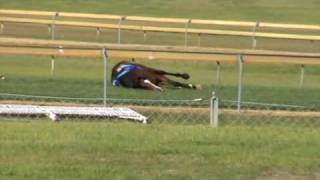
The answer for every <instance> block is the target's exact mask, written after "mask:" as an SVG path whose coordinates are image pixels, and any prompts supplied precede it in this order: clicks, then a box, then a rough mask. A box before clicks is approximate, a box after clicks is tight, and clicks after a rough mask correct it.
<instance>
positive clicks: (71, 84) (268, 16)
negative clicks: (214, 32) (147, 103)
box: [0, 0, 320, 180]
mask: <svg viewBox="0 0 320 180" xmlns="http://www.w3.org/2000/svg"><path fill="white" fill-rule="evenodd" d="M0 5H1V8H3V9H28V10H48V11H70V12H86V13H106V14H123V15H143V16H158V17H182V18H204V19H224V20H242V21H246V20H248V21H270V22H281V23H303V24H319V23H320V20H319V18H318V17H319V16H320V14H319V13H320V11H318V9H319V8H320V4H319V3H318V0H308V1H300V0H268V1H267V0H241V1H233V0H199V1H194V0H175V1H173V0H151V1H145V0H135V1H130V0H121V1H116V0H108V1H103V0H90V1H85V0H81V1H80V0H55V1H46V0H28V1H23V0H11V1H7V0H0ZM21 29H23V31H21ZM57 31H58V33H57V38H58V39H70V40H82V41H99V42H116V38H115V37H116V36H115V35H116V32H111V31H102V33H101V36H100V37H99V38H97V37H95V32H94V30H89V29H80V30H79V29H78V30H77V31H75V30H74V29H65V28H63V27H57ZM75 32H76V33H75ZM303 33H305V32H303ZM314 33H315V34H318V32H314ZM1 36H11V37H33V38H42V39H48V38H49V35H48V34H47V26H43V27H39V26H25V25H23V26H21V25H17V24H11V25H10V24H9V25H8V24H6V26H5V30H4V34H2V35H1ZM123 36H124V38H123V41H124V43H150V44H168V45H181V44H183V42H184V41H183V37H182V36H177V35H174V36H170V37H169V38H164V35H163V34H150V35H149V34H148V40H147V42H143V41H142V40H143V35H142V34H137V33H128V32H124V34H123ZM189 38H190V42H189V43H190V45H196V44H197V38H196V37H189ZM234 42H237V43H234ZM201 43H202V44H203V45H206V46H213V47H232V48H244V47H245V48H248V47H250V45H251V39H241V38H239V39H226V38H225V37H204V38H203V39H202V41H201ZM319 47H320V46H318V44H317V43H313V44H312V43H311V44H310V42H299V43H297V42H292V41H288V42H278V41H272V42H270V41H268V40H261V41H260V40H259V41H258V48H259V49H276V50H292V51H304V52H319V50H320V49H319ZM115 62H116V61H113V60H111V62H110V64H109V68H110V67H111V66H112V65H113V64H115ZM138 62H140V63H143V64H146V65H150V66H153V67H158V68H162V69H166V70H168V71H185V72H189V73H190V74H191V76H192V79H191V82H194V83H199V84H202V85H203V90H201V91H189V90H176V89H168V90H167V91H166V92H165V93H154V92H147V91H138V90H129V89H121V88H114V87H111V86H110V83H109V84H108V97H113V98H136V99H142V98H143V99H144V98H151V99H194V98H199V97H205V98H206V97H209V96H210V95H211V92H212V91H216V93H217V95H218V96H219V97H220V98H221V99H222V100H226V99H231V100H234V99H236V96H237V81H238V78H237V74H238V70H237V67H236V66H235V65H224V64H223V65H222V69H221V84H219V85H218V84H217V83H216V80H215V73H216V71H215V70H216V66H215V64H210V63H205V62H202V63H199V62H191V61H190V62H184V63H181V62H177V61H172V62H169V61H152V62H150V61H143V60H138ZM50 63H51V62H50V59H49V58H47V57H31V56H30V57H23V56H19V57H15V56H1V57H0V73H1V74H4V75H5V76H6V78H7V79H6V80H4V81H0V93H18V94H30V95H44V96H64V97H75V98H84V97H88V98H99V97H102V94H103V91H102V79H103V71H102V66H103V65H102V61H100V60H92V59H81V60H80V59H75V58H69V59H57V60H56V69H55V74H54V75H53V76H52V75H51V72H50ZM109 72H110V71H109ZM299 73H300V69H299V66H295V65H263V66H261V65H245V77H244V84H245V86H244V89H243V90H244V94H243V100H245V101H254V102H266V103H280V104H297V105H306V106H312V107H313V106H315V107H319V105H320V102H319V100H318V99H319V98H320V97H319V93H318V90H319V84H320V81H319V78H318V77H319V74H320V70H319V68H318V67H315V66H307V67H306V74H305V82H304V86H303V88H302V89H299V88H298V84H299V76H300V75H299ZM0 98H1V99H8V97H6V96H1V97H0ZM10 99H12V97H11V98H10ZM18 99H20V98H18ZM95 103H100V102H95ZM167 105H168V104H167ZM169 106H170V105H169ZM173 114H174V115H173ZM207 115H208V114H207V113H206V114H203V113H200V112H198V111H196V110H195V111H192V112H188V114H183V116H179V114H178V115H175V112H171V113H170V115H168V116H166V118H164V116H163V114H154V115H153V116H155V119H156V120H157V121H154V122H152V124H151V125H147V126H141V125H140V124H132V123H126V122H123V123H116V122H113V123H107V122H104V121H93V122H88V121H76V122H61V123H52V122H47V121H45V120H43V119H42V118H38V119H36V120H34V119H29V118H23V119H24V122H21V121H20V120H21V118H18V119H12V118H6V117H1V118H0V121H1V122H0V179H8V180H18V179H26V180H31V179H32V180H33V179H68V180H69V179H71V180H72V179H80V180H81V179H119V180H120V179H128V180H129V179H130V180H131V179H217V180H243V179H260V177H267V178H269V177H270V174H271V176H272V174H277V173H280V174H281V173H282V172H288V174H291V175H305V176H306V178H305V179H312V177H313V176H314V175H313V174H315V173H317V172H319V167H320V164H319V162H320V159H319V157H320V154H319V151H318V149H319V148H320V144H319V141H318V140H319V137H320V134H319V131H318V129H316V128H314V127H317V126H319V125H318V118H311V119H310V124H309V125H311V126H312V127H313V128H304V127H301V126H303V125H305V124H301V126H300V123H301V122H302V120H304V121H305V119H301V118H296V119H291V118H289V119H278V121H276V122H275V123H269V122H270V121H268V120H270V118H272V117H269V116H268V117H266V116H259V117H258V116H257V117H255V116H252V117H248V118H247V117H242V116H240V117H235V116H234V115H233V116H232V115H231V116H229V115H227V114H225V115H222V117H221V118H222V122H221V124H220V125H221V127H220V128H218V129H212V128H210V127H208V126H207V125H203V126H201V125H195V124H193V126H180V125H177V124H175V125H174V126H172V125H168V124H169V123H171V122H168V123H166V125H162V124H161V121H170V120H171V119H172V120H174V121H177V122H179V123H180V122H184V121H185V120H186V119H188V118H189V119H190V118H191V119H193V120H194V119H195V118H197V117H198V118H199V117H200V118H201V119H202V121H205V122H208V121H207V119H206V118H208V117H207ZM177 117H179V118H177ZM203 119H206V120H203ZM158 121H159V122H160V123H158ZM228 121H233V122H235V123H232V126H230V125H226V124H228ZM292 121H294V123H296V124H297V126H292V127H291V126H287V125H288V124H292ZM253 122H254V123H257V125H256V126H254V127H252V123H253ZM261 122H262V124H259V123H261ZM196 124H197V123H196ZM204 124H206V123H204ZM250 126H251V127H250ZM311 126H308V127H311ZM289 177H291V176H289ZM289 177H286V176H285V177H283V179H289ZM300 179H303V178H300ZM313 179H314V178H313Z"/></svg>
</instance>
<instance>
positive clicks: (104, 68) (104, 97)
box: [102, 48, 108, 107]
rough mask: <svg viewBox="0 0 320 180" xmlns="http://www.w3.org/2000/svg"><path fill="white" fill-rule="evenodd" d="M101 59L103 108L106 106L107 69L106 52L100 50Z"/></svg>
mask: <svg viewBox="0 0 320 180" xmlns="http://www.w3.org/2000/svg"><path fill="white" fill-rule="evenodd" d="M102 57H103V65H104V66H103V106H104V107H106V106H107V68H108V51H107V49H106V48H102Z"/></svg>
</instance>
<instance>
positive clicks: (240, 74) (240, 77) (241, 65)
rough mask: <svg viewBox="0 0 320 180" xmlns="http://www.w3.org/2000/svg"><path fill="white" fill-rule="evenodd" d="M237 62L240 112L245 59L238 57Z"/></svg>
mask: <svg viewBox="0 0 320 180" xmlns="http://www.w3.org/2000/svg"><path fill="white" fill-rule="evenodd" d="M237 61H238V65H239V75H238V76H239V77H238V78H239V82H238V105H237V106H238V112H240V110H241V100H242V85H243V63H244V59H243V56H242V55H238V56H237Z"/></svg>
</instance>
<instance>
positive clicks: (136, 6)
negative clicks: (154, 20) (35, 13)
mask: <svg viewBox="0 0 320 180" xmlns="http://www.w3.org/2000/svg"><path fill="white" fill-rule="evenodd" d="M0 4H1V8H7V9H31V10H48V11H73V12H91V13H107V14H123V15H144V16H160V17H184V18H206V19H228V20H250V21H271V22H286V23H287V22H291V23H313V24H319V23H320V20H319V18H318V17H319V16H320V14H319V13H320V12H319V11H318V9H319V8H320V4H319V2H318V0H308V1H300V0H281V1H279V0H241V1H234V0H199V1H195V0H152V1H145V0H135V1H130V0H122V1H118V0H107V1H104V0H94V1H83V0H67V1H66V0H55V1H48V0H28V1H23V0H11V1H6V0H0Z"/></svg>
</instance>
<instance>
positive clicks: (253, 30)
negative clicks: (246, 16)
mask: <svg viewBox="0 0 320 180" xmlns="http://www.w3.org/2000/svg"><path fill="white" fill-rule="evenodd" d="M259 26H260V22H259V21H257V22H256V25H255V26H254V27H253V29H252V48H253V49H255V48H256V47H257V38H256V36H255V35H256V32H257V29H258V28H259Z"/></svg>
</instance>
